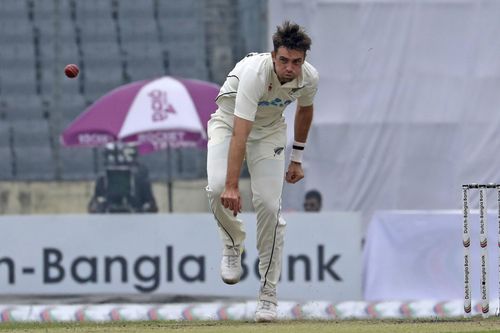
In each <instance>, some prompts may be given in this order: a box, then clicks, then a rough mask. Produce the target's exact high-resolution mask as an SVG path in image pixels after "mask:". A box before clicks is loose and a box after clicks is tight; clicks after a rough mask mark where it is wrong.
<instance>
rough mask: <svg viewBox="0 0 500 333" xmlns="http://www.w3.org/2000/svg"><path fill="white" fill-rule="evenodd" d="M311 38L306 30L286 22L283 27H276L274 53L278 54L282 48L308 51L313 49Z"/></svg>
mask: <svg viewBox="0 0 500 333" xmlns="http://www.w3.org/2000/svg"><path fill="white" fill-rule="evenodd" d="M311 43H312V41H311V38H310V37H309V36H308V35H307V34H306V32H305V31H304V29H303V28H302V27H301V26H299V25H298V24H296V23H292V22H290V21H285V22H283V24H282V25H281V26H277V27H276V32H275V33H274V35H273V46H274V52H277V51H278V49H279V48H280V47H281V46H284V47H286V48H287V49H290V50H300V51H304V53H306V51H308V50H310V49H311Z"/></svg>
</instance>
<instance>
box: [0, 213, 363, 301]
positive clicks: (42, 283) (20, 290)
mask: <svg viewBox="0 0 500 333" xmlns="http://www.w3.org/2000/svg"><path fill="white" fill-rule="evenodd" d="M284 217H285V219H286V220H287V223H288V225H287V231H286V236H285V249H284V256H283V265H282V275H281V281H280V284H279V287H278V295H279V299H280V300H287V299H288V300H296V301H310V300H325V301H330V302H340V301H346V300H361V299H362V292H361V267H362V256H361V226H360V217H359V215H358V214H354V213H319V214H315V213H309V214H308V213H290V214H286V215H285V216H284ZM241 218H242V220H243V221H245V222H246V229H247V240H246V242H245V247H246V249H245V252H244V256H243V269H244V274H243V277H242V280H241V281H240V283H238V284H237V285H234V286H228V285H226V284H224V283H223V282H222V280H221V278H220V273H219V266H220V259H221V253H222V243H221V241H220V239H219V236H218V230H217V227H216V223H215V221H214V219H213V217H212V216H211V215H210V214H140V215H139V214H138V215H134V214H109V215H53V216H2V217H0V228H1V230H2V232H1V233H0V244H2V247H1V249H0V293H1V294H4V295H49V296H50V295H64V294H72V295H100V294H101V295H103V294H106V295H109V294H120V295H126V294H129V295H130V294H132V295H134V294H154V295H162V294H164V295H192V296H210V297H222V296H227V297H239V298H242V297H243V298H248V299H252V300H253V299H256V297H257V293H258V288H259V273H258V269H257V267H258V258H257V250H256V246H255V243H256V241H255V223H256V221H255V215H254V214H241Z"/></svg>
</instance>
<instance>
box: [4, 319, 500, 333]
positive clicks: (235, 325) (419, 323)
mask: <svg viewBox="0 0 500 333" xmlns="http://www.w3.org/2000/svg"><path fill="white" fill-rule="evenodd" d="M0 332H40V333H42V332H43V333H51V332H55V333H57V332H65V333H70V332H77V333H78V332H120V333H122V332H123V333H125V332H213V333H216V332H217V333H226V332H237V333H246V332H259V333H260V332H264V333H265V332H269V333H285V332H300V333H311V332H312V333H322V332H335V333H351V332H352V333H358V332H370V333H372V332H381V333H382V332H383V333H390V332H398V333H399V332H411V333H418V332H422V333H424V332H425V333H427V332H450V333H451V332H476V333H479V332H500V319H499V318H498V317H492V318H488V319H482V318H472V319H454V320H452V319H436V320H423V319H422V320H415V319H413V320H338V321H334V320H332V321H311V320H308V321H280V322H276V323H269V324H257V323H254V322H250V321H177V322H172V321H143V322H107V323H75V322H72V323H12V322H10V323H7V322H6V323H0Z"/></svg>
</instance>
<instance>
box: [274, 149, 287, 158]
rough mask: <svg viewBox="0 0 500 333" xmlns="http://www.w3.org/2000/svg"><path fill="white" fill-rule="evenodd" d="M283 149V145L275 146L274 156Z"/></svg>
mask: <svg viewBox="0 0 500 333" xmlns="http://www.w3.org/2000/svg"><path fill="white" fill-rule="evenodd" d="M284 149H285V147H276V148H274V156H276V155H279V154H281V152H282V151H283V150H284Z"/></svg>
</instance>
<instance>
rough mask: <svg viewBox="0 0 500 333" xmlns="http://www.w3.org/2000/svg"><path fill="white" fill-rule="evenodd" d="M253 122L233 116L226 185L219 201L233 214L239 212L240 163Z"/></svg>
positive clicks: (241, 162)
mask: <svg viewBox="0 0 500 333" xmlns="http://www.w3.org/2000/svg"><path fill="white" fill-rule="evenodd" d="M252 125H253V122H251V121H249V120H245V119H243V118H240V117H238V116H234V125H233V136H232V137H231V143H230V144H229V154H228V158H227V174H226V186H225V189H224V192H223V193H222V195H221V203H222V205H223V206H224V207H225V208H228V209H230V210H232V211H233V214H234V216H236V215H237V214H238V213H239V212H241V198H240V191H239V188H238V181H239V179H240V173H241V165H242V164H243V158H244V157H245V151H246V144H247V139H248V135H249V134H250V131H251V129H252Z"/></svg>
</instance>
